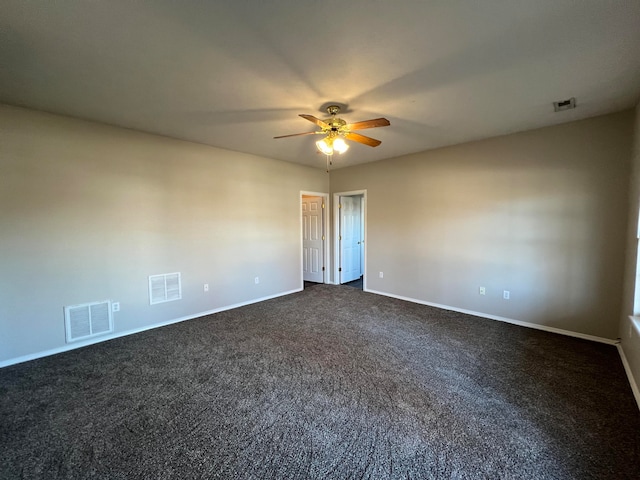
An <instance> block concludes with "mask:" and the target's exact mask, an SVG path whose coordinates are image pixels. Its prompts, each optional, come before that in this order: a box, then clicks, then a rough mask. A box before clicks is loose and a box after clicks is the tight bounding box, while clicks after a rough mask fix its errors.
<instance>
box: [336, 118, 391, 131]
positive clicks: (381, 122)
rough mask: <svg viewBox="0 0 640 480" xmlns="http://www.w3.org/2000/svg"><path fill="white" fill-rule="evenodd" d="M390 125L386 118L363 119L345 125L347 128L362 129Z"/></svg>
mask: <svg viewBox="0 0 640 480" xmlns="http://www.w3.org/2000/svg"><path fill="white" fill-rule="evenodd" d="M389 125H391V123H390V122H389V120H387V119H386V118H374V119H372V120H364V121H362V122H356V123H349V124H347V125H346V129H347V130H363V129H365V128H375V127H388V126H389Z"/></svg>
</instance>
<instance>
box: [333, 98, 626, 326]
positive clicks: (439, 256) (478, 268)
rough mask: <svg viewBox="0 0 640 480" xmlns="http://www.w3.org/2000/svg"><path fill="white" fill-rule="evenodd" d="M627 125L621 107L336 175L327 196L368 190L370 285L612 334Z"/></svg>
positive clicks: (618, 297) (617, 304)
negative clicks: (505, 294) (505, 292)
mask: <svg viewBox="0 0 640 480" xmlns="http://www.w3.org/2000/svg"><path fill="white" fill-rule="evenodd" d="M632 125H633V113H632V112H631V111H626V112H622V113H618V114H614V115H608V116H603V117H597V118H592V119H589V120H584V121H580V122H574V123H569V124H564V125H561V126H555V127H549V128H544V129H539V130H534V131H529V132H524V133H518V134H513V135H508V136H503V137H499V138H493V139H489V140H484V141H478V142H473V143H468V144H464V145H459V146H454V147H449V148H443V149H439V150H433V151H428V152H423V153H418V154H414V155H409V156H404V157H400V158H394V159H390V160H384V161H380V162H376V163H370V164H364V165H359V166H355V167H351V168H345V169H339V170H335V171H333V172H332V173H331V190H332V192H344V191H353V190H360V189H366V190H367V202H368V205H367V242H368V243H367V245H368V247H367V263H366V272H367V288H368V289H370V290H373V291H378V292H383V293H386V294H391V295H396V296H402V297H408V298H412V299H416V300H419V301H424V302H431V303H435V304H440V305H446V306H451V307H454V308H457V309H463V310H470V311H474V312H480V313H482V314H486V315H491V316H496V317H503V318H508V319H513V320H517V321H521V322H528V323H532V324H537V325H541V326H544V327H553V328H558V329H563V330H568V331H571V332H576V333H580V334H584V335H592V336H597V337H604V338H608V339H615V338H616V337H617V336H618V329H619V318H620V312H621V303H622V293H621V291H622V287H623V267H624V250H625V236H626V228H627V215H628V194H629V193H628V191H629V181H628V179H629V172H630V156H631V154H630V152H631V142H632ZM354 154H355V153H354ZM380 271H382V272H384V278H382V279H381V278H379V276H378V272H380ZM480 286H484V287H486V289H487V290H486V292H487V293H486V296H480V295H479V294H478V287H480ZM503 290H509V291H510V293H511V299H510V300H503V298H502V292H503Z"/></svg>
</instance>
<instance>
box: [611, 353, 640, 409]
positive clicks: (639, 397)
mask: <svg viewBox="0 0 640 480" xmlns="http://www.w3.org/2000/svg"><path fill="white" fill-rule="evenodd" d="M616 346H617V347H618V353H619V354H620V359H621V360H622V365H624V371H625V372H626V373H627V378H628V379H629V384H630V385H631V391H632V392H633V396H634V397H635V399H636V403H637V404H638V408H639V409H640V390H639V389H638V384H637V383H636V379H635V378H634V377H633V372H632V371H631V366H630V365H629V362H628V361H627V356H626V355H625V354H624V349H623V348H622V344H621V343H620V342H617V343H616Z"/></svg>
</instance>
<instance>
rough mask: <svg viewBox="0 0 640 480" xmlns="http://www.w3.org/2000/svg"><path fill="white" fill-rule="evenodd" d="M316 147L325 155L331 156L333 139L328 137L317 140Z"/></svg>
mask: <svg viewBox="0 0 640 480" xmlns="http://www.w3.org/2000/svg"><path fill="white" fill-rule="evenodd" d="M316 147H318V150H320V151H321V152H322V153H324V154H325V155H333V139H331V138H329V137H327V138H323V139H322V140H318V141H317V142H316Z"/></svg>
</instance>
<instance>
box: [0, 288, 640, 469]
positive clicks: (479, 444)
mask: <svg viewBox="0 0 640 480" xmlns="http://www.w3.org/2000/svg"><path fill="white" fill-rule="evenodd" d="M639 473H640V411H639V410H638V407H637V404H636V403H635V400H634V398H633V394H632V392H631V388H630V386H629V383H628V381H627V378H626V376H625V373H624V369H623V367H622V364H621V361H620V358H619V356H618V353H617V351H616V348H615V347H613V346H610V345H603V344H598V343H593V342H588V341H584V340H580V339H575V338H570V337H565V336H560V335H555V334H550V333H546V332H541V331H537V330H532V329H527V328H523V327H518V326H514V325H510V324H506V323H501V322H497V321H492V320H487V319H482V318H478V317H473V316H468V315H463V314H459V313H455V312H450V311H445V310H440V309H436V308H431V307H427V306H423V305H417V304H412V303H409V302H404V301H401V300H396V299H392V298H386V297H382V296H378V295H373V294H370V293H366V292H363V291H361V290H358V289H356V288H348V287H339V286H333V285H322V284H319V285H315V286H313V287H312V288H308V289H305V290H304V291H302V292H300V293H296V294H292V295H288V296H285V297H280V298H276V299H273V300H269V301H266V302H262V303H258V304H254V305H249V306H246V307H242V308H238V309H235V310H230V311H227V312H221V313H218V314H215V315H210V316H207V317H203V318H200V319H196V320H191V321H188V322H183V323H180V324H175V325H171V326H167V327H163V328H158V329H155V330H151V331H147V332H143V333H139V334H136V335H132V336H128V337H123V338H119V339H115V340H111V341H108V342H104V343H100V344H97V345H93V346H90V347H86V348H82V349H78V350H74V351H70V352H66V353H63V354H59V355H55V356H51V357H47V358H42V359H38V360H34V361H31V362H28V363H24V364H19V365H14V366H11V367H7V368H4V369H2V370H0V478H2V479H4V480H8V479H23V478H24V479H62V478H65V479H85V478H100V479H200V478H202V479H205V478H207V479H209V478H211V479H215V478H220V479H485V478H486V479H527V480H531V479H580V480H583V479H626V478H628V479H632V478H633V479H638V478H640V476H639Z"/></svg>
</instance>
